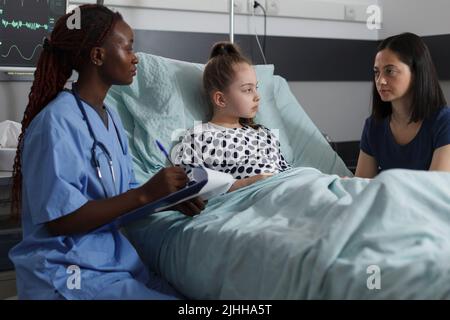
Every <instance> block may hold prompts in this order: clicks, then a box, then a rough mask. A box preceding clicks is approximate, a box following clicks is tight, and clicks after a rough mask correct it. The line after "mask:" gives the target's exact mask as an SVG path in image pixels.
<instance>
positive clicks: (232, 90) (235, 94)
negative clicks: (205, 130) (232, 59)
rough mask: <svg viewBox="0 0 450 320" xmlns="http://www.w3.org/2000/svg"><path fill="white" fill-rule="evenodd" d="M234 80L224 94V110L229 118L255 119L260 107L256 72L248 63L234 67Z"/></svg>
mask: <svg viewBox="0 0 450 320" xmlns="http://www.w3.org/2000/svg"><path fill="white" fill-rule="evenodd" d="M233 69H234V72H235V73H234V80H233V82H232V83H231V84H230V86H229V87H228V88H227V89H226V90H225V91H224V92H223V100H224V108H221V109H222V110H223V112H225V113H226V114H227V115H228V116H232V117H236V118H253V117H254V116H255V115H256V112H257V111H258V107H259V95H258V92H257V89H258V87H257V80H256V72H255V70H254V69H253V67H252V66H251V65H249V64H248V63H239V64H236V65H235V66H234V68H233Z"/></svg>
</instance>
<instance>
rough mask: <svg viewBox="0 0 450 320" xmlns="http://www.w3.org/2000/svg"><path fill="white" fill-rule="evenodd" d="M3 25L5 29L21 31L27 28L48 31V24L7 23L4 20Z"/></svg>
mask: <svg viewBox="0 0 450 320" xmlns="http://www.w3.org/2000/svg"><path fill="white" fill-rule="evenodd" d="M1 25H2V26H3V27H4V28H14V29H21V28H25V29H30V30H39V29H44V30H48V24H40V23H38V22H29V21H25V22H24V21H22V20H19V21H15V20H13V21H7V20H4V19H2V22H1Z"/></svg>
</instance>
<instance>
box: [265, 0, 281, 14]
mask: <svg viewBox="0 0 450 320" xmlns="http://www.w3.org/2000/svg"><path fill="white" fill-rule="evenodd" d="M266 11H267V15H269V16H276V15H278V14H279V13H280V0H266Z"/></svg>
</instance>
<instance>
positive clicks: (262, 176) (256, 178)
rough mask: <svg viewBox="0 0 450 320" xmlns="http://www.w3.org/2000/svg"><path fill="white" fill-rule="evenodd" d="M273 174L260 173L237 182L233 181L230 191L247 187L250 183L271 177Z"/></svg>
mask: <svg viewBox="0 0 450 320" xmlns="http://www.w3.org/2000/svg"><path fill="white" fill-rule="evenodd" d="M271 176H273V174H272V173H265V174H258V175H256V176H251V177H248V178H245V179H240V180H237V181H236V182H235V183H233V185H232V186H231V188H230V189H229V190H228V192H233V191H236V190H238V189H241V188H244V187H247V186H249V185H251V184H253V183H255V182H257V181H259V180H263V179H266V178H269V177H271Z"/></svg>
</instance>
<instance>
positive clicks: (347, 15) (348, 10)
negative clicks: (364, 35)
mask: <svg viewBox="0 0 450 320" xmlns="http://www.w3.org/2000/svg"><path fill="white" fill-rule="evenodd" d="M344 10H345V12H344V19H345V20H349V21H355V20H356V8H355V7H354V6H351V5H346V6H345V9H344Z"/></svg>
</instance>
